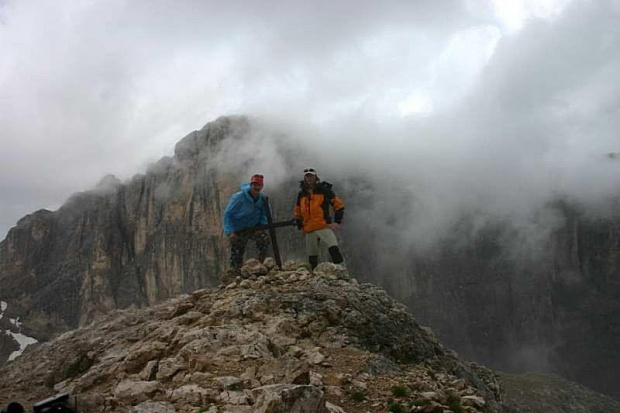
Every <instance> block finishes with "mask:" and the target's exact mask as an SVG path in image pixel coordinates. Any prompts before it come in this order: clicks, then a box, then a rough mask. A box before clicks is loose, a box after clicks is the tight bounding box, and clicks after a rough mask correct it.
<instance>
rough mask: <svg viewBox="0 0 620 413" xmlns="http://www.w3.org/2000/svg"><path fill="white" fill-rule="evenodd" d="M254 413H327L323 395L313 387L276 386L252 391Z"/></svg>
mask: <svg viewBox="0 0 620 413" xmlns="http://www.w3.org/2000/svg"><path fill="white" fill-rule="evenodd" d="M252 395H253V398H254V400H256V402H255V404H254V411H255V412H256V413H305V412H313V413H327V409H326V408H325V394H324V393H323V392H322V391H321V390H320V389H318V388H317V387H314V386H305V385H294V384H290V385H287V384H276V385H272V386H263V387H259V388H256V389H253V390H252Z"/></svg>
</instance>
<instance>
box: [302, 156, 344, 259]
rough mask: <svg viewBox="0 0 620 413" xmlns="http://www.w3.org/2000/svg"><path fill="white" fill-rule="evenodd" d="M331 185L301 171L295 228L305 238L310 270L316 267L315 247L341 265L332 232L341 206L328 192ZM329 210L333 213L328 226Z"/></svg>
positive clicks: (339, 218)
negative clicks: (322, 248)
mask: <svg viewBox="0 0 620 413" xmlns="http://www.w3.org/2000/svg"><path fill="white" fill-rule="evenodd" d="M332 186H333V185H332V184H330V183H327V182H321V180H320V179H319V177H318V175H317V174H316V170H315V169H314V168H306V169H304V180H303V181H301V182H300V187H301V190H300V191H299V194H298V195H297V202H296V204H295V210H294V212H293V213H294V215H295V220H296V222H297V228H299V229H301V230H303V233H304V234H305V236H306V250H307V251H308V261H310V266H311V267H312V269H314V268H315V267H316V266H317V265H318V263H319V243H324V244H325V245H326V246H327V250H328V251H329V255H330V256H331V258H332V262H334V263H335V264H340V263H341V262H343V261H344V260H343V258H342V254H341V253H340V248H338V240H337V239H336V235H335V234H334V231H333V230H334V229H337V228H339V227H340V224H341V223H342V218H343V217H344V202H342V200H341V199H340V198H338V197H337V196H336V194H335V193H334V191H333V190H332ZM330 206H331V207H332V209H333V210H334V220H333V222H332V218H331V214H330V209H329V208H330Z"/></svg>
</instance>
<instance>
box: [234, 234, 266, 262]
mask: <svg viewBox="0 0 620 413" xmlns="http://www.w3.org/2000/svg"><path fill="white" fill-rule="evenodd" d="M248 240H253V241H254V242H255V243H256V249H258V260H259V261H260V262H263V261H264V260H265V258H266V257H267V251H268V250H269V235H267V233H265V232H262V233H260V234H257V233H256V232H251V233H250V234H247V235H239V236H238V237H237V239H236V240H235V241H234V242H230V243H229V244H228V254H229V257H230V261H229V263H230V268H233V269H235V270H239V269H241V266H242V265H243V254H245V247H246V246H247V245H248Z"/></svg>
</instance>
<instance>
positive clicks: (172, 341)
mask: <svg viewBox="0 0 620 413" xmlns="http://www.w3.org/2000/svg"><path fill="white" fill-rule="evenodd" d="M287 266H288V268H289V270H288V271H279V270H277V269H272V270H271V271H270V272H269V273H268V274H266V275H261V276H256V275H251V276H249V278H245V279H242V278H238V279H236V280H234V281H232V282H231V283H230V284H228V285H221V286H220V287H219V288H213V289H201V290H197V291H193V292H192V293H191V294H189V295H185V296H182V297H179V298H176V299H173V300H170V301H167V302H165V303H162V304H159V305H156V306H154V307H151V308H148V309H141V310H138V309H129V310H117V311H113V312H111V313H110V314H108V315H107V316H106V317H105V318H104V319H102V320H101V321H100V322H98V323H92V324H89V325H87V326H83V327H81V328H79V329H77V330H73V331H69V332H67V333H65V334H63V335H61V336H60V337H58V338H56V339H55V340H53V341H51V342H48V343H43V344H38V345H34V346H31V347H29V348H28V349H27V350H26V351H25V353H24V354H23V355H22V356H20V357H18V358H17V359H16V360H15V361H14V362H12V363H10V364H9V365H8V366H5V367H3V368H2V369H0V403H6V402H7V401H9V400H20V401H22V402H24V403H25V404H26V405H30V404H32V403H33V402H36V401H38V400H40V399H42V398H45V397H48V396H49V395H50V394H54V393H55V392H69V393H70V394H71V395H72V399H73V398H77V402H78V406H79V408H80V409H81V411H84V412H95V411H106V412H146V411H149V412H157V411H161V412H198V411H200V412H265V413H266V412H271V413H276V412H282V413H284V412H288V413H293V412H299V413H301V412H306V413H314V412H316V413H328V412H361V411H386V410H388V409H390V411H407V412H409V411H411V412H448V411H452V412H456V411H461V412H465V411H466V412H472V413H473V412H489V411H493V412H502V411H511V410H510V409H508V408H506V407H505V406H504V405H503V392H502V389H501V386H500V383H499V381H498V379H497V376H496V375H495V374H494V373H492V372H491V371H490V370H487V369H485V368H484V367H481V366H478V365H475V364H470V363H465V362H463V361H461V360H459V359H458V358H457V356H456V355H455V353H454V352H451V351H449V350H446V349H445V348H444V347H443V346H442V345H441V344H440V343H439V342H438V341H437V340H436V339H435V338H434V336H433V334H432V332H431V331H430V330H429V329H426V328H421V327H420V326H419V325H418V324H417V323H416V322H415V320H414V318H413V316H412V315H411V313H409V311H408V310H407V308H406V307H405V306H403V305H402V304H399V303H397V302H396V301H394V300H393V299H392V298H390V297H389V296H388V295H387V293H386V292H385V290H383V289H381V288H379V287H376V286H374V285H371V284H359V283H358V282H357V281H356V280H355V279H351V278H349V275H348V273H347V272H346V271H344V270H343V269H342V268H340V267H339V266H336V265H334V264H327V263H323V264H320V265H319V267H317V269H316V270H315V271H314V273H312V274H311V273H309V272H308V270H307V269H306V268H305V266H303V265H295V264H293V263H289V264H288V265H287ZM397 409H401V410H397Z"/></svg>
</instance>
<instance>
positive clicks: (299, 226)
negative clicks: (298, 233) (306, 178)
mask: <svg viewBox="0 0 620 413" xmlns="http://www.w3.org/2000/svg"><path fill="white" fill-rule="evenodd" d="M300 198H301V194H298V195H297V201H296V202H295V208H293V217H294V218H295V224H296V225H297V229H302V228H303V227H304V220H303V219H302V217H301V208H300V206H299V202H300Z"/></svg>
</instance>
